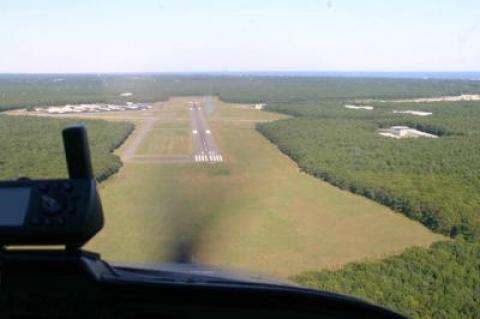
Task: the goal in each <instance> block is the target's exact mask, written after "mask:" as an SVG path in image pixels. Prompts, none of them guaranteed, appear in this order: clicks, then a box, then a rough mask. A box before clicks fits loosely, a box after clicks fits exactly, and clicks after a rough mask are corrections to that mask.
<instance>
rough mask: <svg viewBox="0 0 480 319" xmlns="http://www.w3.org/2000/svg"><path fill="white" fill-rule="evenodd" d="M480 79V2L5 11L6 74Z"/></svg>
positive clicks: (16, 1) (244, 2)
mask: <svg viewBox="0 0 480 319" xmlns="http://www.w3.org/2000/svg"><path fill="white" fill-rule="evenodd" d="M252 70H264V71H275V70H279V71H294V70H304V71H305V70H310V71H480V1H475V0H456V1H454V0H438V1H433V0H416V1H412V0H402V1H393V0H392V1H380V0H371V1H367V0H364V1H354V0H326V1H323V0H291V1H288V0H285V1H282V0H277V1H268V0H264V1H253V0H236V1H227V0H224V1H214V0H212V1H207V0H204V1H187V0H185V1H182V0H177V1H169V0H165V1H161V0H157V1H153V0H132V1H126V0H125V1H124V0H69V1H64V0H51V1H48V0H43V1H38V0H29V1H27V0H1V4H0V73H6V72H7V73H8V72H34V73H35V72H174V71H184V72H185V71H252Z"/></svg>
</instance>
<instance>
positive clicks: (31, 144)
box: [0, 115, 133, 181]
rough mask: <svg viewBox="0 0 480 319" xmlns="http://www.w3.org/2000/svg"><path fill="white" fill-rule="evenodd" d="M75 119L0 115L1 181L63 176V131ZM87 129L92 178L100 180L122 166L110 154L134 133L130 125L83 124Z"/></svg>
mask: <svg viewBox="0 0 480 319" xmlns="http://www.w3.org/2000/svg"><path fill="white" fill-rule="evenodd" d="M74 123H78V121H75V120H67V119H53V118H37V117H15V116H5V115H0V149H1V152H0V179H2V180H4V179H16V178H19V177H24V176H26V177H31V178H56V177H66V176H67V168H66V162H65V155H64V151H63V142H62V137H61V132H62V129H63V128H64V127H66V126H68V125H71V124H74ZM83 123H84V124H85V125H86V126H87V129H88V137H89V142H90V151H91V156H92V162H93V167H94V171H95V176H96V178H97V180H98V181H103V180H105V179H106V178H108V177H109V176H110V175H112V174H114V173H115V172H117V171H118V169H119V168H120V167H121V165H122V163H121V161H120V158H119V157H118V156H117V155H114V154H112V151H113V150H115V149H116V148H117V147H118V146H120V144H121V143H122V142H123V141H124V140H125V139H126V138H127V137H128V135H129V134H130V133H131V132H132V130H133V125H132V124H130V123H113V122H107V121H101V120H86V121H84V122H83Z"/></svg>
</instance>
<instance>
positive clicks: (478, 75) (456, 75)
mask: <svg viewBox="0 0 480 319" xmlns="http://www.w3.org/2000/svg"><path fill="white" fill-rule="evenodd" d="M215 74H217V75H230V76H278V77H292V76H293V77H346V78H392V79H457V80H458V79H462V80H475V81H480V72H348V71H345V72H328V71H325V72H322V71H319V72H317V71H301V72H295V71H291V72H280V71H278V72H260V71H253V72H218V73H215Z"/></svg>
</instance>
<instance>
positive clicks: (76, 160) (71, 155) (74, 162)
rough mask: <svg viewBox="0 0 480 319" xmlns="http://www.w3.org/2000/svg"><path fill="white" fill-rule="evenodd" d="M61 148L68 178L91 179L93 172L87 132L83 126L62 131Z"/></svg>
mask: <svg viewBox="0 0 480 319" xmlns="http://www.w3.org/2000/svg"><path fill="white" fill-rule="evenodd" d="M63 146H64V148H65V157H66V159H67V168H68V175H69V177H70V178H83V179H92V178H93V170H92V162H91V160H90V149H89V147H88V139H87V130H86V129H85V127H84V126H83V125H75V126H70V127H67V128H66V129H64V130H63Z"/></svg>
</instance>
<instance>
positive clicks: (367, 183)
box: [258, 102, 480, 239]
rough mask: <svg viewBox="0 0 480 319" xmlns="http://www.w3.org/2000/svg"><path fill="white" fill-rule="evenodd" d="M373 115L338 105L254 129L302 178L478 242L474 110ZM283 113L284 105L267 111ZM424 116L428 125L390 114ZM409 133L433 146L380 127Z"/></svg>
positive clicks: (307, 107) (474, 106) (379, 108)
mask: <svg viewBox="0 0 480 319" xmlns="http://www.w3.org/2000/svg"><path fill="white" fill-rule="evenodd" d="M375 106H376V109H375V110H374V111H365V110H350V109H345V108H343V105H342V104H341V103H337V104H325V105H318V106H316V107H315V106H314V104H300V105H299V106H295V105H291V106H290V108H291V109H292V110H293V111H292V113H296V114H306V115H299V116H297V117H296V118H294V119H288V120H283V121H278V122H274V123H266V124H262V125H259V126H258V129H259V130H260V131H261V132H262V133H263V134H264V135H265V136H267V137H268V138H269V139H270V140H271V141H272V142H273V143H275V144H277V145H278V146H279V148H280V149H281V150H282V151H283V152H284V153H286V154H288V155H289V156H290V157H291V158H293V159H294V160H295V161H296V162H297V163H298V164H299V166H300V167H301V168H302V169H303V170H305V171H307V172H308V173H310V174H312V175H314V176H317V177H320V178H322V179H324V180H326V181H328V182H329V183H332V184H333V185H336V186H338V187H340V188H342V189H346V190H349V191H352V192H354V193H358V194H361V195H363V196H366V197H368V198H371V199H374V200H376V201H378V202H380V203H382V204H384V205H387V206H390V207H392V208H393V209H395V210H396V211H399V212H403V213H405V214H406V215H407V216H409V217H411V218H413V219H417V220H419V221H421V222H422V223H424V224H425V225H426V226H428V227H429V228H431V229H432V230H434V231H438V232H441V233H443V234H446V235H450V236H452V237H455V236H458V235H461V236H464V237H465V238H467V239H478V238H480V161H479V159H480V148H479V147H478V145H480V127H478V119H480V104H479V103H478V102H455V103H446V102H445V103H444V102H440V103H430V104H426V105H425V104H424V105H418V104H417V105H408V104H407V105H403V104H393V103H390V104H385V103H383V104H376V105H375ZM270 107H271V108H273V109H275V108H277V107H278V108H279V109H280V110H281V111H283V112H288V108H286V106H285V105H284V104H281V105H279V106H277V105H272V106H270ZM394 108H395V109H397V110H400V109H414V110H428V111H431V112H433V115H431V116H429V117H418V116H413V115H400V114H393V113H392V110H393V109H394ZM392 125H409V126H411V127H416V128H419V129H422V130H425V131H427V132H431V133H434V134H438V135H440V138H438V139H424V138H419V139H401V140H396V139H390V138H385V137H382V136H380V135H378V134H377V133H376V131H377V130H378V128H380V127H389V126H392Z"/></svg>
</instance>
